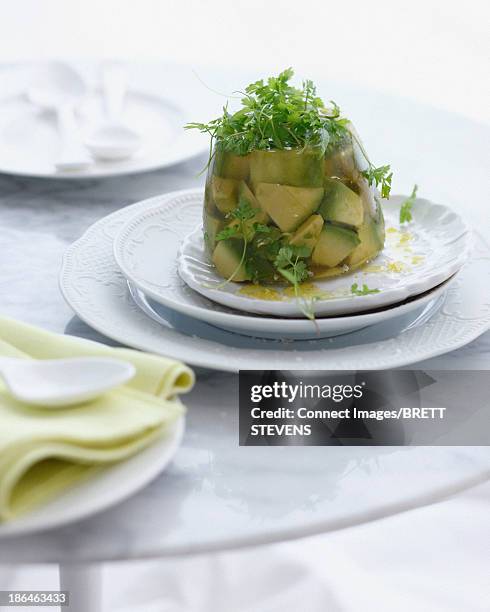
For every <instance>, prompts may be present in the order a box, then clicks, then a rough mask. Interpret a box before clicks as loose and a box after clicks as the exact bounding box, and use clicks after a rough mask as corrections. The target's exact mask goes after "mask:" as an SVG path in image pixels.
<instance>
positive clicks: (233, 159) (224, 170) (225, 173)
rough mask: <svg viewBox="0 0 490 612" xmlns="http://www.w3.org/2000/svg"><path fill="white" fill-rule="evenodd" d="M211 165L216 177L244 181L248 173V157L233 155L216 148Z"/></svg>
mask: <svg viewBox="0 0 490 612" xmlns="http://www.w3.org/2000/svg"><path fill="white" fill-rule="evenodd" d="M212 165H213V174H216V175H217V176H221V177H223V178H230V179H236V180H237V181H242V180H243V181H245V180H247V178H248V175H249V172H250V155H235V154H234V153H229V152H228V151H222V150H221V149H220V148H219V147H217V148H216V149H215V152H214V158H213V164H212Z"/></svg>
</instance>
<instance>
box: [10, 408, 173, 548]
mask: <svg viewBox="0 0 490 612" xmlns="http://www.w3.org/2000/svg"><path fill="white" fill-rule="evenodd" d="M184 428H185V420H184V417H181V418H180V419H179V420H178V421H176V422H175V423H174V424H173V425H171V426H170V427H169V428H168V429H167V431H166V432H165V434H164V435H163V436H162V437H161V438H159V439H158V440H157V441H156V442H154V443H153V444H152V445H151V446H149V447H148V448H145V449H144V450H142V451H141V452H139V453H137V454H136V455H134V456H133V457H131V458H129V459H126V460H125V461H121V462H120V463H115V464H114V465H111V466H110V467H107V468H103V469H101V470H100V472H98V473H97V474H95V475H93V476H92V477H91V478H90V479H89V480H87V481H85V482H83V483H80V484H78V485H76V486H74V487H72V488H71V489H67V490H66V491H65V492H64V493H62V494H61V495H60V496H59V497H57V498H56V499H53V500H52V501H50V502H48V503H46V504H44V505H42V506H40V507H39V508H37V509H36V510H33V511H32V512H29V513H28V514H25V515H23V516H20V517H19V518H17V519H15V520H12V521H8V522H6V523H0V540H1V539H4V538H7V537H10V536H13V535H24V534H27V533H33V532H36V531H45V530H47V529H53V528H55V527H61V526H63V525H67V524H69V523H73V522H75V521H80V520H82V519H85V518H87V517H89V516H92V515H94V514H97V513H98V512H102V511H103V510H106V509H107V508H110V507H111V506H114V505H115V504H118V503H119V502H121V501H123V500H125V499H126V498H128V497H130V496H131V495H133V494H134V493H136V492H137V491H139V490H140V489H142V488H143V487H145V486H146V485H147V484H149V483H150V482H151V481H152V480H153V479H155V478H156V477H157V476H158V475H159V474H160V473H161V472H162V471H163V470H164V469H165V468H166V467H167V465H168V464H169V463H170V461H171V460H172V458H173V456H174V455H175V453H176V452H177V449H178V448H179V446H180V444H181V441H182V436H183V435H184Z"/></svg>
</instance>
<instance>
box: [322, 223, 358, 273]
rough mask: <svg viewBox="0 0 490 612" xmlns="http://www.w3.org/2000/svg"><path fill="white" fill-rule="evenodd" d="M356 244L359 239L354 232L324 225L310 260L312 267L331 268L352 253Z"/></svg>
mask: <svg viewBox="0 0 490 612" xmlns="http://www.w3.org/2000/svg"><path fill="white" fill-rule="evenodd" d="M358 244H359V238H358V237H357V234H356V232H355V231H354V230H350V229H347V228H345V227H339V226H338V225H329V224H325V225H324V227H323V229H322V231H321V233H320V237H319V238H318V242H317V243H316V247H315V248H314V249H313V253H312V255H311V260H312V262H313V264H314V265H317V266H327V267H329V268H333V267H334V266H337V265H338V264H339V263H340V262H341V261H343V260H344V259H345V258H346V257H347V256H348V255H349V253H352V251H353V250H354V249H355V248H356V247H357V245H358Z"/></svg>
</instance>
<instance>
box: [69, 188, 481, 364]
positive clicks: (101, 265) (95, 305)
mask: <svg viewBox="0 0 490 612" xmlns="http://www.w3.org/2000/svg"><path fill="white" fill-rule="evenodd" d="M190 194H192V192H186V191H183V192H180V193H175V192H174V193H169V194H166V195H162V196H158V197H156V198H150V199H149V200H144V201H142V202H139V203H137V204H134V205H132V206H128V207H126V208H122V209H120V210H118V211H116V212H114V213H112V214H110V215H108V216H107V217H104V218H103V219H101V220H99V221H98V222H97V223H95V224H94V225H92V227H90V228H89V229H88V230H87V231H86V232H85V234H84V235H83V236H82V237H81V238H80V239H79V240H78V241H77V242H75V243H74V244H73V245H71V247H70V248H69V249H68V250H67V252H66V254H65V256H64V258H63V265H62V269H61V272H60V288H61V291H62V294H63V297H64V298H65V300H66V302H67V303H68V304H69V305H70V306H71V308H72V309H73V310H74V311H75V312H76V314H77V315H78V316H79V317H80V319H82V320H83V321H84V322H85V323H86V324H88V325H90V326H91V327H92V328H93V329H95V330H97V331H98V332H100V333H101V334H104V335H105V336H107V337H109V338H112V339H113V340H116V341H118V342H121V343H123V344H125V345H127V346H132V347H135V348H139V349H142V350H146V351H151V352H154V353H157V354H159V355H167V356H168V355H170V356H172V357H174V358H175V359H180V360H182V361H184V362H186V363H189V364H192V365H195V366H200V367H204V368H211V369H215V370H223V371H229V372H236V371H238V370H239V369H266V370H267V369H284V370H290V369H305V370H321V369H326V370H349V369H358V370H377V369H384V368H396V367H402V366H406V365H408V364H411V363H415V362H417V361H421V360H423V359H429V358H430V357H435V356H436V355H440V354H443V353H446V352H449V351H452V350H455V349H457V348H459V347H461V346H463V345H465V344H467V343H469V342H471V341H472V340H474V339H475V338H477V337H478V336H479V335H481V334H482V333H484V332H485V331H486V330H488V329H490V301H489V295H488V285H489V283H490V251H489V249H488V247H487V246H486V245H485V244H484V242H483V241H482V240H481V238H479V237H478V236H477V235H475V240H474V244H473V257H472V259H471V260H470V261H469V262H468V264H467V265H466V266H464V267H463V269H462V270H461V273H460V274H458V275H457V277H456V279H455V281H454V282H453V283H452V285H451V287H450V288H449V289H448V291H447V297H446V300H445V302H444V304H443V305H442V306H441V308H440V309H439V310H438V311H437V312H436V313H435V314H434V315H433V316H432V318H431V319H430V320H429V321H427V322H426V323H425V324H421V325H418V326H416V327H412V328H410V329H408V330H405V331H404V332H403V333H400V326H399V325H398V326H397V329H396V330H395V331H393V330H390V329H385V328H384V326H383V324H381V325H379V326H376V327H374V326H372V327H369V328H367V329H365V330H361V331H359V332H355V333H353V334H348V335H345V336H339V337H338V338H330V339H326V340H318V341H314V340H310V341H307V342H305V343H303V342H300V343H298V342H289V341H284V342H279V341H274V340H265V339H260V340H259V339H257V340H255V341H254V342H252V339H250V338H248V339H247V338H246V340H247V341H248V342H247V346H238V345H237V344H235V345H234V346H230V345H224V344H223V343H222V342H221V334H223V333H225V332H221V331H220V330H218V329H216V328H214V329H215V334H214V336H212V337H209V338H206V339H204V338H201V337H199V336H198V335H196V334H195V332H194V331H193V330H192V329H191V328H187V332H186V331H185V330H178V329H175V328H172V327H171V326H170V325H169V326H168V327H165V326H163V325H161V324H159V323H157V322H156V321H153V320H152V319H151V318H150V317H148V316H147V315H146V314H144V313H143V312H142V311H141V310H140V308H139V307H138V306H137V305H136V304H135V302H134V300H133V299H132V297H131V295H130V293H129V290H128V286H127V281H126V278H125V277H124V276H123V274H122V272H121V271H120V269H119V267H118V265H117V263H116V261H115V259H114V255H113V242H114V238H115V237H116V236H117V235H118V233H119V232H120V230H121V227H123V226H124V225H125V224H126V223H127V222H128V220H130V219H131V218H132V217H134V215H135V214H137V213H141V212H143V211H145V210H150V209H154V208H155V207H156V206H159V205H162V204H165V202H166V201H167V200H172V201H173V202H174V206H177V204H176V202H175V199H176V195H180V196H183V197H186V196H189V195H190ZM187 219H188V214H187V210H186V205H185V203H184V204H183V209H182V214H181V215H179V224H178V225H179V226H180V227H181V231H183V232H186V231H188V230H189V229H190V228H188V226H187V223H188V221H186V220H187ZM176 227H177V224H174V226H173V228H174V231H172V232H169V233H168V234H165V236H164V238H165V239H166V240H174V241H177V244H178V240H179V232H177V233H176V232H175V228H176ZM157 267H158V266H157V265H155V268H157ZM172 274H177V270H176V269H175V268H174V270H173V272H172ZM189 291H190V290H189ZM187 320H188V322H189V324H190V323H191V322H192V324H195V321H194V320H193V319H190V318H189V317H188V318H187ZM387 325H388V326H389V323H388V324H387ZM207 327H208V328H212V326H207ZM374 332H375V333H374ZM230 335H231V334H228V336H230ZM234 336H235V338H234V340H235V342H236V340H237V338H240V336H238V334H234ZM341 340H342V342H341V343H340V341H341Z"/></svg>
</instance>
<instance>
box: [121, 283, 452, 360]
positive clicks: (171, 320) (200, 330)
mask: <svg viewBox="0 0 490 612" xmlns="http://www.w3.org/2000/svg"><path fill="white" fill-rule="evenodd" d="M446 282H449V281H446ZM128 287H129V292H130V294H131V297H132V298H133V300H134V301H135V304H136V305H137V306H139V308H141V310H142V311H143V312H144V313H145V314H147V315H148V316H149V317H150V318H151V319H153V320H154V321H156V322H157V323H160V325H163V326H164V327H167V328H171V329H174V330H176V331H180V332H182V333H184V334H190V333H192V334H193V335H194V336H197V337H199V338H202V339H203V340H212V341H214V342H216V341H218V342H220V343H221V344H223V345H227V346H234V347H240V348H246V347H250V348H256V347H257V339H269V340H274V341H276V342H277V341H281V342H284V341H288V342H289V341H295V343H296V344H295V348H298V349H303V350H305V349H306V350H307V349H308V347H309V344H308V342H310V341H314V342H315V345H314V346H315V347H316V348H318V344H317V343H318V341H319V340H321V339H324V338H328V345H327V344H325V346H328V348H330V349H334V348H338V347H339V346H345V345H346V344H347V345H348V344H349V343H350V342H351V341H352V338H353V337H354V338H355V335H353V334H352V332H355V331H359V330H360V329H365V328H366V327H370V326H373V329H370V330H369V331H366V333H365V336H364V341H365V340H366V338H371V339H372V338H376V337H379V336H380V335H384V336H386V335H387V334H388V335H397V334H399V333H402V332H403V331H406V330H407V329H411V328H413V327H417V326H418V325H422V324H423V323H425V322H426V321H428V320H429V319H430V318H431V317H432V316H433V315H434V314H435V313H436V312H437V311H438V310H439V308H440V307H441V306H442V304H443V303H444V298H445V295H444V293H445V291H446V290H447V288H446V287H445V286H444V287H441V288H440V290H439V291H437V293H436V294H434V295H432V294H431V295H428V296H427V299H425V300H424V301H423V302H422V303H416V304H415V306H413V305H412V304H410V307H411V308H410V309H407V311H406V312H401V313H400V312H399V313H398V314H396V315H393V314H392V313H390V314H391V316H388V317H387V316H386V315H385V314H384V313H382V317H381V321H382V323H378V324H376V323H375V322H374V321H373V322H370V323H369V324H367V325H362V326H359V324H357V325H356V323H355V322H351V321H350V319H354V321H355V320H356V319H357V318H358V317H345V323H343V322H342V320H340V321H338V320H337V319H335V320H334V323H333V325H332V327H333V326H334V325H338V326H337V328H336V330H335V331H333V330H332V331H331V332H330V333H328V332H326V331H323V332H319V333H317V334H315V333H314V332H313V333H310V334H308V335H305V337H304V338H302V337H300V336H297V337H293V336H291V334H284V335H282V336H280V335H278V334H269V335H267V333H266V332H261V333H260V334H256V333H254V332H248V331H247V332H246V333H245V332H243V331H241V330H234V329H231V328H230V329H228V328H222V327H218V328H217V327H214V326H211V325H208V324H207V323H202V322H201V321H200V320H199V319H194V318H192V319H191V318H189V317H187V316H185V315H181V314H180V313H178V312H176V311H174V310H171V309H170V308H168V307H166V306H163V305H162V304H160V303H158V302H156V301H154V300H152V299H151V298H149V297H148V296H146V295H145V294H144V293H143V292H142V291H140V290H139V289H138V288H136V287H135V286H134V285H132V284H131V282H130V281H128ZM430 293H432V292H430ZM376 314H378V313H376ZM368 316H369V315H368ZM320 320H321V319H319V321H320ZM326 321H331V319H326ZM312 327H313V326H312ZM339 328H340V330H339ZM345 334H349V337H348V338H347V339H346V338H343V336H344V335H345ZM264 348H268V347H264Z"/></svg>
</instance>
